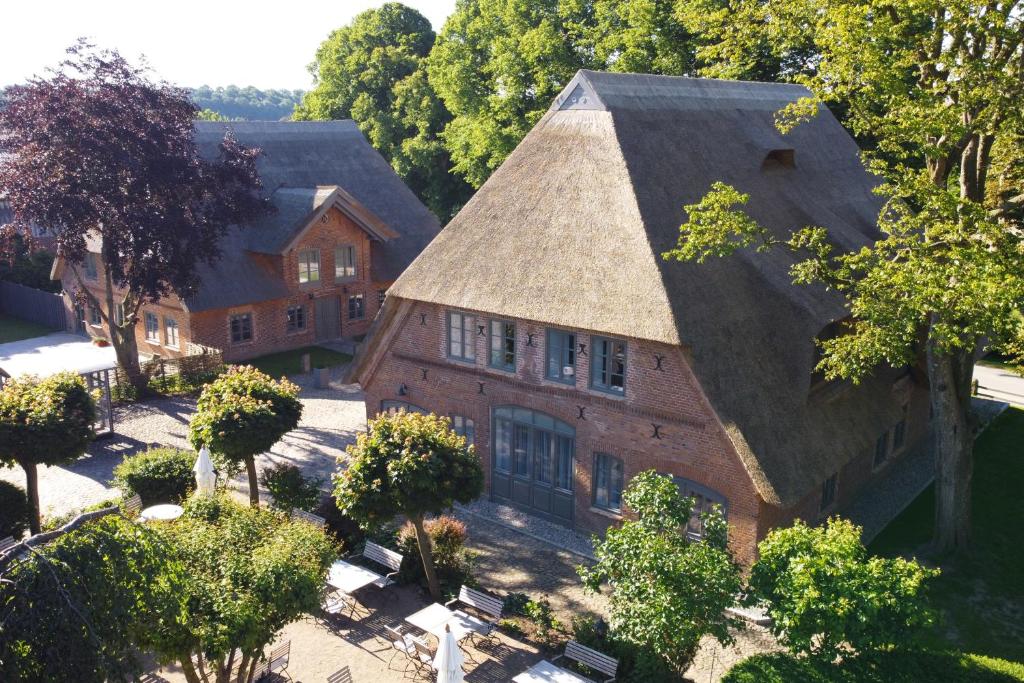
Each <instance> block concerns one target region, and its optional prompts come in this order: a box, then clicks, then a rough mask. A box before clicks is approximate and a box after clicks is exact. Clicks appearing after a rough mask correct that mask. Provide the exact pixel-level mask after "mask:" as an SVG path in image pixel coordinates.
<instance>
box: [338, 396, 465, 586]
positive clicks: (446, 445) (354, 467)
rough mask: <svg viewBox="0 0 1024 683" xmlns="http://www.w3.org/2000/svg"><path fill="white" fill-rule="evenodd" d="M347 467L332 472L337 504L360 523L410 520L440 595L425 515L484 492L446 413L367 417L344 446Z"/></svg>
mask: <svg viewBox="0 0 1024 683" xmlns="http://www.w3.org/2000/svg"><path fill="white" fill-rule="evenodd" d="M347 452H348V455H349V458H350V462H349V464H348V467H347V468H346V469H344V470H343V471H341V472H340V473H339V474H337V475H336V476H335V489H334V495H335V498H337V500H338V508H339V509H340V510H341V511H342V512H343V513H345V514H346V515H349V516H351V517H353V518H354V519H357V520H359V521H360V522H361V523H363V524H367V525H370V524H377V523H380V522H385V521H389V520H391V519H392V518H394V517H395V515H398V514H402V515H405V517H406V518H407V519H408V520H409V521H410V522H412V525H413V527H414V528H415V530H416V541H417V544H418V545H419V548H420V557H421V558H422V560H423V570H424V572H425V573H426V575H427V584H428V586H429V587H430V594H431V596H433V597H434V599H435V600H439V599H440V598H441V585H440V582H439V581H438V578H437V572H436V571H435V569H434V560H433V552H432V548H431V543H430V536H428V535H427V532H426V529H425V528H424V524H423V523H424V519H425V518H426V516H427V515H438V514H440V513H442V512H444V511H445V510H448V509H450V508H451V507H452V505H453V504H454V503H455V502H456V501H458V502H460V503H468V502H469V501H471V500H473V499H474V498H476V497H477V496H479V495H480V494H481V493H482V492H483V488H484V473H483V469H482V468H481V467H480V460H479V458H477V456H476V454H475V453H474V452H473V448H472V447H471V446H467V445H466V439H465V438H463V437H461V436H459V435H458V434H456V433H455V432H453V431H452V430H451V423H450V422H449V421H448V418H446V417H438V416H437V415H421V414H419V413H407V412H405V411H400V412H398V413H395V414H389V413H383V414H381V415H379V416H377V417H376V418H375V419H373V420H370V423H369V425H368V428H367V431H366V433H365V434H360V435H359V437H358V438H357V440H356V443H355V445H353V446H349V447H348V449H347Z"/></svg>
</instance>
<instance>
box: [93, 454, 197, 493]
mask: <svg viewBox="0 0 1024 683" xmlns="http://www.w3.org/2000/svg"><path fill="white" fill-rule="evenodd" d="M195 460H196V455H195V453H193V452H191V451H186V450H181V449H179V448H150V449H149V450H146V451H143V452H141V453H136V454H135V455H130V456H128V457H127V458H125V459H124V460H123V461H122V462H121V464H119V465H118V466H117V467H115V468H114V481H113V484H114V486H116V487H117V488H118V489H120V490H121V493H122V494H124V496H125V497H126V498H128V497H130V496H132V495H134V494H136V493H137V494H139V497H140V498H142V503H143V505H147V506H148V505H155V504H157V503H180V502H181V501H182V500H184V499H185V498H186V497H188V494H189V493H191V492H192V490H193V489H195V487H196V480H195V474H194V473H193V471H192V466H193V464H194V463H195Z"/></svg>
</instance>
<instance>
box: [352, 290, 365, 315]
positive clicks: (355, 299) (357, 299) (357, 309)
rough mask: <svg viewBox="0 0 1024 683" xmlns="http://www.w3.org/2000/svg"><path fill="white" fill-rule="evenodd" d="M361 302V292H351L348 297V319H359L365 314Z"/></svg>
mask: <svg viewBox="0 0 1024 683" xmlns="http://www.w3.org/2000/svg"><path fill="white" fill-rule="evenodd" d="M363 303H364V302H363V295H362V294H352V295H350V296H349V297H348V319H349V320H361V319H362V318H363V316H365V315H366V308H365V306H364V305H363Z"/></svg>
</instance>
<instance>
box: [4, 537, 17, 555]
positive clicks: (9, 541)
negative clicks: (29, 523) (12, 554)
mask: <svg viewBox="0 0 1024 683" xmlns="http://www.w3.org/2000/svg"><path fill="white" fill-rule="evenodd" d="M16 545H18V541H15V540H14V537H13V536H8V537H6V538H0V553H5V552H7V550H8V549H9V548H12V547H14V546H16Z"/></svg>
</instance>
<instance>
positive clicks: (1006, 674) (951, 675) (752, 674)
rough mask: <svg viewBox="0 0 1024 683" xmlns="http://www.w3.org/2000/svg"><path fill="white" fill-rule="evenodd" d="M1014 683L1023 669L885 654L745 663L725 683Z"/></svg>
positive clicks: (950, 655) (952, 657)
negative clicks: (825, 661) (835, 660)
mask: <svg viewBox="0 0 1024 683" xmlns="http://www.w3.org/2000/svg"><path fill="white" fill-rule="evenodd" d="M921 681H924V682H926V683H930V682H934V683H939V682H940V681H942V682H943V683H1012V682H1013V681H1024V666H1022V665H1020V664H1014V663H1011V662H1005V661H1002V660H998V659H991V658H989V657H982V656H978V655H963V654H960V653H956V652H915V653H907V652H899V653H895V652H893V653H883V654H882V655H880V656H879V657H878V659H877V660H875V661H859V662H848V663H846V664H844V665H842V666H830V665H814V664H811V663H809V662H807V661H806V660H799V659H796V658H794V657H793V656H792V655H789V654H786V653H775V654H768V655H755V656H754V657H748V658H747V659H745V660H743V661H742V662H740V663H739V664H737V665H736V666H734V667H733V668H732V669H730V670H729V673H728V674H727V675H726V676H725V678H723V679H722V683H920V682H921Z"/></svg>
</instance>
